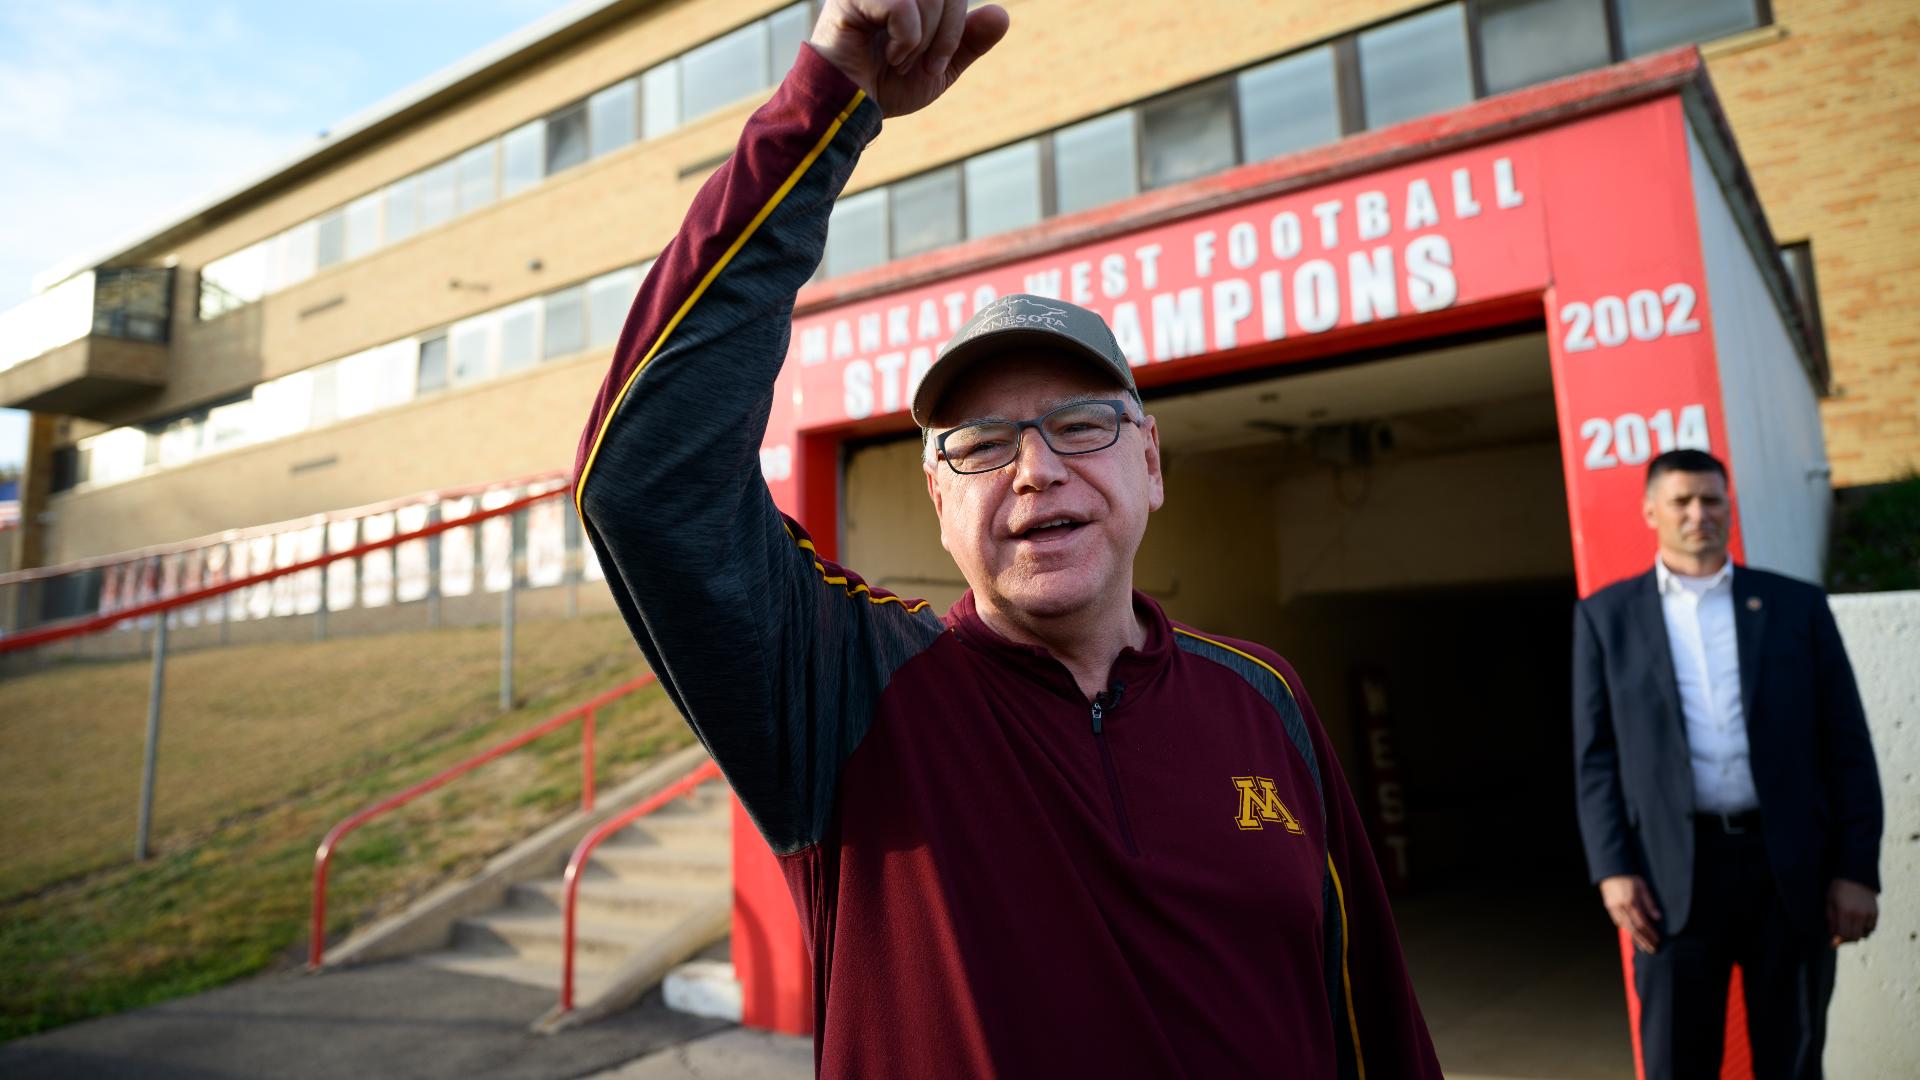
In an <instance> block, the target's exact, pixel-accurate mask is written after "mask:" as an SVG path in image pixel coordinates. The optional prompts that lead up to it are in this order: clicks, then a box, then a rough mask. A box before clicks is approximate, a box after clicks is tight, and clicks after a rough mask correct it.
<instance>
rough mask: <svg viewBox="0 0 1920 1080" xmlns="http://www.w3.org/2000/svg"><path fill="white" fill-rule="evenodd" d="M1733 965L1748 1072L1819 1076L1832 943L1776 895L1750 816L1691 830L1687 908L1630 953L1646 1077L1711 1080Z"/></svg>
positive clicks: (1704, 821)
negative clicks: (1739, 983) (1742, 996)
mask: <svg viewBox="0 0 1920 1080" xmlns="http://www.w3.org/2000/svg"><path fill="white" fill-rule="evenodd" d="M1734 964H1739V965H1740V968H1741V973H1742V975H1741V977H1742V979H1743V981H1744V984H1745V988H1746V1006H1747V1033H1748V1041H1749V1044H1750V1045H1751V1047H1752V1049H1753V1075H1754V1077H1755V1080H1776V1078H1778V1080H1819V1077H1820V1054H1821V1051H1822V1050H1823V1049H1824V1048H1825V1046H1826V1041H1827V1002H1828V1000H1829V999H1830V998H1831V997H1832V995H1833V972H1834V955H1833V950H1832V949H1830V948H1828V947H1827V943H1826V942H1825V941H1823V940H1820V939H1819V938H1818V937H1814V936H1812V935H1810V934H1809V933H1808V932H1807V931H1806V930H1805V929H1804V928H1800V929H1796V928H1795V927H1794V926H1793V925H1792V923H1791V922H1790V920H1789V919H1788V917H1787V913H1786V910H1785V909H1784V908H1783V907H1782V906H1781V904H1780V898H1779V894H1778V893H1777V892H1776V891H1775V889H1774V884H1773V873H1772V871H1770V870H1769V869H1768V868H1767V853H1766V848H1765V845H1764V843H1763V841H1762V839H1761V836H1760V830H1759V828H1758V826H1757V824H1756V825H1754V826H1752V827H1750V828H1748V829H1746V831H1744V832H1737V833H1730V832H1728V831H1727V830H1726V828H1725V827H1724V826H1723V824H1722V822H1721V820H1720V819H1719V818H1714V817H1703V818H1701V819H1699V821H1698V822H1697V824H1696V827H1695V829H1694V862H1693V910H1692V912H1691V913H1689V915H1688V917H1687V925H1686V926H1684V927H1682V928H1681V929H1680V930H1679V932H1677V933H1669V934H1668V935H1667V936H1666V937H1665V938H1664V939H1662V940H1661V942H1660V948H1659V951H1657V952H1655V953H1654V954H1653V955H1651V956H1649V955H1647V954H1645V953H1641V952H1637V951H1636V952H1635V953H1634V955H1633V981H1634V986H1635V989H1636V990H1637V991H1638V992H1639V995H1640V1042H1641V1052H1642V1055H1643V1056H1644V1058H1645V1063H1646V1070H1647V1080H1718V1077H1719V1076H1720V1057H1721V1050H1722V1047H1723V1044H1724V1041H1725V1037H1726V1026H1727V1018H1726V1013H1727V979H1728V978H1729V975H1730V971H1729V969H1730V968H1731V966H1732V965H1734Z"/></svg>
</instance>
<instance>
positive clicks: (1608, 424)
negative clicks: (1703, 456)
mask: <svg viewBox="0 0 1920 1080" xmlns="http://www.w3.org/2000/svg"><path fill="white" fill-rule="evenodd" d="M1580 437H1581V438H1582V439H1584V440H1586V442H1587V457H1586V466H1587V468H1589V469H1611V468H1613V467H1614V466H1616V465H1640V464H1643V463H1644V462H1646V460H1647V459H1648V458H1650V457H1652V456H1653V455H1654V454H1655V453H1661V454H1664V453H1666V452H1667V451H1669V450H1706V451H1711V450H1712V449H1713V447H1711V446H1709V445H1708V442H1709V440H1708V438H1707V407H1706V406H1705V405H1685V406H1682V407H1681V409H1680V418H1679V422H1678V423H1675V422H1674V415H1673V410H1671V409H1661V410H1660V411H1659V412H1657V413H1654V414H1653V415H1652V416H1642V415H1640V414H1639V413H1626V414H1624V415H1621V416H1616V417H1614V418H1613V419H1611V420H1608V419H1607V418H1606V417H1604V416H1596V417H1594V418H1593V419H1591V420H1588V421H1585V422H1584V423H1582V424H1581V425H1580Z"/></svg>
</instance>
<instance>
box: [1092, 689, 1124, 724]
mask: <svg viewBox="0 0 1920 1080" xmlns="http://www.w3.org/2000/svg"><path fill="white" fill-rule="evenodd" d="M1126 692H1127V684H1126V683H1123V682H1117V683H1114V684H1113V688H1112V689H1111V690H1102V691H1100V692H1099V693H1097V694H1095V695H1093V733H1094V734H1095V735H1098V734H1100V721H1101V719H1102V718H1104V717H1105V716H1106V715H1107V710H1108V709H1117V708H1119V707H1120V695H1121V694H1124V693H1126Z"/></svg>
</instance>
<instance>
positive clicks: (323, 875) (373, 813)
mask: <svg viewBox="0 0 1920 1080" xmlns="http://www.w3.org/2000/svg"><path fill="white" fill-rule="evenodd" d="M654 682H655V679H654V676H653V675H652V674H651V673H648V674H646V675H642V676H640V677H639V678H637V679H633V680H632V681H630V682H626V683H622V684H621V685H619V686H616V687H614V688H613V689H611V690H608V691H606V692H605V693H603V694H600V695H599V696H597V697H595V698H593V699H591V700H589V701H587V702H585V703H584V704H580V705H575V706H574V707H573V708H571V709H568V710H567V711H565V712H563V713H560V714H558V715H556V716H553V717H550V718H548V719H547V720H544V721H542V722H540V723H538V724H535V725H534V726H533V727H530V728H528V729H527V730H525V731H523V732H521V733H520V734H518V735H515V736H513V737H512V738H510V739H507V740H506V741H505V742H501V743H499V744H497V745H495V746H492V747H489V748H487V749H486V750H482V751H481V752H480V753H478V754H475V755H473V756H472V757H470V758H468V759H466V760H465V761H462V762H460V763H459V764H457V765H454V766H452V767H451V768H447V769H443V770H441V771H440V772H438V773H436V774H434V775H433V776H431V777H429V778H427V779H425V780H422V781H420V782H419V783H417V784H415V785H413V786H412V787H410V788H407V789H406V790H405V791H402V792H399V793H398V794H395V795H390V796H388V797H387V798H385V799H382V800H380V801H379V802H376V803H373V804H371V805H368V806H365V807H362V808H361V809H359V810H357V811H355V812H354V813H352V814H349V815H347V816H346V817H345V818H342V819H341V820H340V822H339V823H338V824H336V825H335V826H334V827H333V828H331V829H329V830H327V835H326V837H325V838H324V839H322V840H321V841H320V847H319V848H318V849H317V850H316V851H315V852H314V853H313V936H312V939H311V940H310V941H309V942H308V944H307V970H309V971H313V970H315V969H317V968H319V967H320V963H321V960H322V959H323V958H324V956H325V953H326V944H327V869H328V866H329V865H330V864H331V863H332V861H333V853H334V849H335V848H337V847H338V846H339V844H340V841H341V840H344V839H346V836H347V834H348V833H350V832H352V831H354V830H355V829H358V828H359V827H360V826H362V825H365V824H366V823H367V822H369V821H372V820H373V819H374V818H377V817H379V816H380V815H382V814H385V813H387V812H388V811H390V810H396V809H398V808H400V807H402V806H405V805H406V804H408V803H410V802H412V801H413V800H415V799H417V798H419V797H420V796H422V795H425V794H426V793H427V792H429V791H432V790H433V789H435V788H437V787H439V786H440V785H442V784H444V783H446V782H447V781H449V780H452V779H453V778H455V777H457V776H463V775H465V774H467V773H470V772H472V771H473V770H475V769H477V768H479V767H480V766H482V765H485V764H486V763H487V762H489V761H492V760H494V759H495V758H498V757H502V756H504V755H506V754H508V753H511V752H512V751H514V750H518V749H519V748H520V747H522V746H525V745H526V744H528V743H530V742H532V741H533V740H535V739H538V738H539V737H541V736H542V735H547V734H550V733H552V732H555V731H558V730H559V729H561V728H563V727H565V726H567V725H568V724H571V723H573V722H574V721H575V720H578V721H580V811H581V813H586V814H590V813H592V812H593V797H594V791H593V773H594V767H593V760H594V758H593V718H594V713H595V712H597V711H599V710H600V709H602V708H604V707H606V706H607V705H609V704H611V703H613V702H614V701H617V700H619V699H620V698H623V697H626V696H627V695H628V694H631V693H633V692H634V691H636V690H639V689H642V688H644V687H647V686H650V685H652V684H653V683H654ZM623 816H624V815H623Z"/></svg>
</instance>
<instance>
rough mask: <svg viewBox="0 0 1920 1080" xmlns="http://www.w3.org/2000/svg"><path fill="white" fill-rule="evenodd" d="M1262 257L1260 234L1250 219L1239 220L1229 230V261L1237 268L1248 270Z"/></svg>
mask: <svg viewBox="0 0 1920 1080" xmlns="http://www.w3.org/2000/svg"><path fill="white" fill-rule="evenodd" d="M1259 259H1260V234H1259V232H1258V231H1256V230H1255V229H1254V227H1253V223H1252V222H1249V221H1242V222H1237V223H1236V224H1235V225H1234V226H1233V228H1231V229H1228V230H1227V262H1228V263H1229V264H1230V265H1231V266H1232V267H1233V268H1234V269H1235V270H1247V269H1250V268H1252V266H1253V264H1254V263H1255V262H1257V261H1259Z"/></svg>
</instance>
